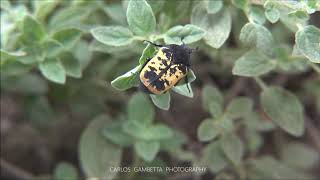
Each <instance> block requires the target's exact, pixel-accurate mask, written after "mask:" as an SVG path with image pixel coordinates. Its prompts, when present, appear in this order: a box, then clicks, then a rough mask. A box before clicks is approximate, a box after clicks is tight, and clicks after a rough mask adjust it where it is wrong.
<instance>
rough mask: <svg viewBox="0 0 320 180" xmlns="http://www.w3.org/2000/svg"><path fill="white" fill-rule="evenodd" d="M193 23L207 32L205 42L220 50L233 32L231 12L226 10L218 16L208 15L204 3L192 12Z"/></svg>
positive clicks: (217, 14)
mask: <svg viewBox="0 0 320 180" xmlns="http://www.w3.org/2000/svg"><path fill="white" fill-rule="evenodd" d="M191 23H192V24H195V25H197V26H199V27H201V28H202V29H204V30H206V34H205V36H204V40H205V42H206V43H207V44H208V45H210V46H212V47H214V48H220V47H221V46H222V45H223V43H224V42H225V41H226V40H227V39H228V37H229V34H230V31H231V15H230V12H229V10H227V9H225V10H221V11H220V12H218V13H216V14H208V13H207V10H206V7H205V5H204V4H203V3H199V4H198V5H197V6H195V7H194V9H193V10H192V14H191Z"/></svg>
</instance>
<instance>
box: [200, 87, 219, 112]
mask: <svg viewBox="0 0 320 180" xmlns="http://www.w3.org/2000/svg"><path fill="white" fill-rule="evenodd" d="M222 105H223V96H222V94H221V92H220V91H219V89H217V88H216V87H213V86H210V85H206V86H205V87H204V88H203V89H202V107H203V108H204V109H205V110H206V111H209V112H210V113H211V114H212V115H213V116H214V117H218V116H220V115H221V114H222Z"/></svg>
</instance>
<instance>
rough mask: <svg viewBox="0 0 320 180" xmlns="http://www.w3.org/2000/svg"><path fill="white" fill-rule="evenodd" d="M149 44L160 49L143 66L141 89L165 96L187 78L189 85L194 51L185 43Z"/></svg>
mask: <svg viewBox="0 0 320 180" xmlns="http://www.w3.org/2000/svg"><path fill="white" fill-rule="evenodd" d="M147 42H148V43H150V44H152V45H154V46H155V47H158V48H159V50H158V52H157V53H156V55H155V56H153V57H150V58H148V59H147V60H146V62H145V63H144V64H143V66H142V70H141V71H140V75H139V76H140V86H139V88H140V89H141V90H142V91H144V92H146V93H151V94H163V93H165V92H167V91H168V90H169V89H171V88H172V87H173V86H175V85H176V84H177V83H178V82H179V81H180V80H181V79H182V78H185V81H186V83H188V77H187V73H188V71H189V68H190V54H191V53H192V52H193V50H194V49H191V48H188V47H187V46H185V44H184V43H183V44H182V45H176V44H169V45H159V44H154V43H152V42H150V41H147ZM187 87H188V86H187ZM188 88H189V87H188ZM189 91H190V90H189Z"/></svg>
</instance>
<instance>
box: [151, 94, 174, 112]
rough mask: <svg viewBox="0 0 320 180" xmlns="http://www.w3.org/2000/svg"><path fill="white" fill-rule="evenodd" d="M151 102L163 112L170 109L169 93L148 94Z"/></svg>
mask: <svg viewBox="0 0 320 180" xmlns="http://www.w3.org/2000/svg"><path fill="white" fill-rule="evenodd" d="M150 97H151V100H152V102H153V104H154V105H156V106H157V107H158V108H160V109H163V110H169V108H170V99H171V98H170V93H169V92H167V93H164V94H160V95H154V94H150Z"/></svg>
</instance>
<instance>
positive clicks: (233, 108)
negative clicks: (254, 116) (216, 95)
mask: <svg viewBox="0 0 320 180" xmlns="http://www.w3.org/2000/svg"><path fill="white" fill-rule="evenodd" d="M252 108H253V102H252V100H251V99H249V98H246V97H238V98H234V99H232V101H231V102H230V104H228V107H227V109H226V111H225V116H226V117H227V118H229V119H237V118H242V117H245V116H246V115H249V113H250V112H251V111H252Z"/></svg>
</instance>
